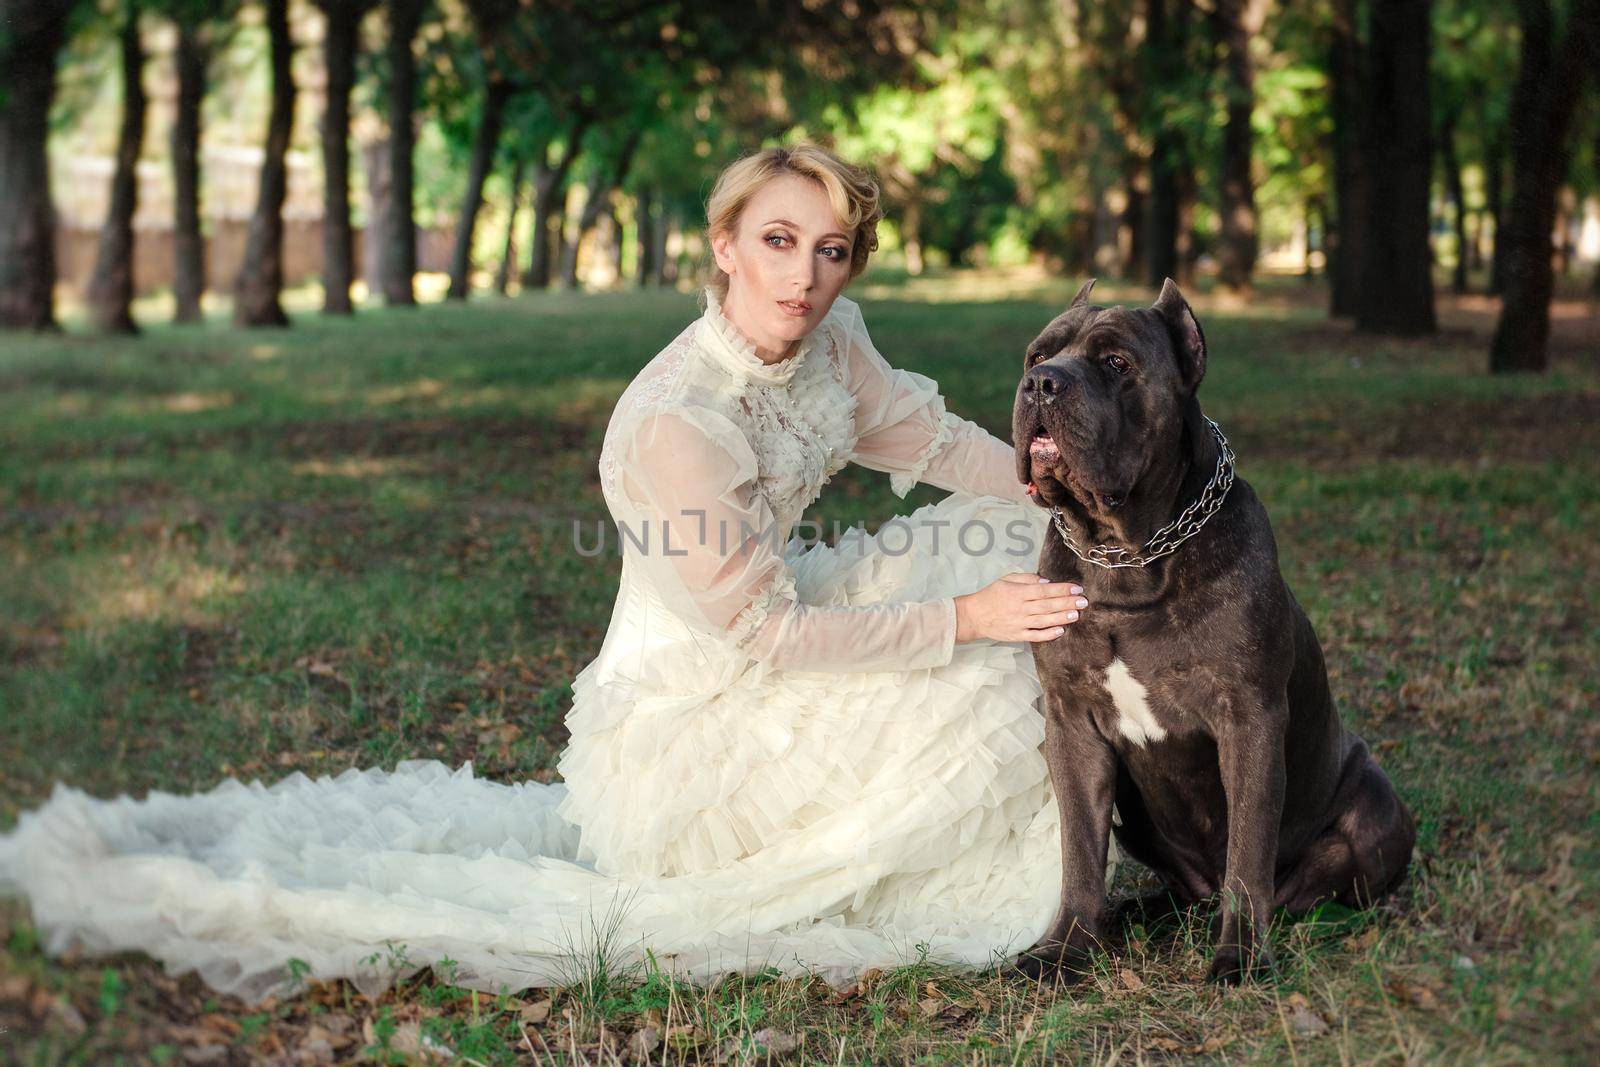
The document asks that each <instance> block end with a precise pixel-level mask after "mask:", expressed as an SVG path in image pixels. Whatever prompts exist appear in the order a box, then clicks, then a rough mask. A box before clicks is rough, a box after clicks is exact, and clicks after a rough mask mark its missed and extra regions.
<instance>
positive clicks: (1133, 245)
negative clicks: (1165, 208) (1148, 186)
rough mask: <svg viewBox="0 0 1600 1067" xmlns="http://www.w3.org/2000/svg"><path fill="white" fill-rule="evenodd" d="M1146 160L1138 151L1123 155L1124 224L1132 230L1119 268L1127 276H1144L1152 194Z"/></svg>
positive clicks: (1126, 228)
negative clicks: (1147, 213) (1146, 221)
mask: <svg viewBox="0 0 1600 1067" xmlns="http://www.w3.org/2000/svg"><path fill="white" fill-rule="evenodd" d="M1144 170H1145V160H1144V159H1143V158H1141V157H1140V156H1139V155H1137V154H1135V153H1132V152H1130V153H1127V154H1125V155H1124V156H1123V157H1122V174H1123V182H1124V184H1125V187H1126V189H1127V193H1128V199H1127V203H1126V204H1124V205H1123V208H1122V227H1123V229H1125V230H1127V231H1128V247H1127V254H1126V255H1125V256H1124V258H1123V261H1122V270H1121V271H1120V272H1119V273H1120V274H1121V276H1122V277H1124V278H1141V277H1143V276H1144V270H1145V268H1144V243H1145V236H1144V217H1145V210H1146V208H1145V205H1146V203H1148V202H1149V199H1150V197H1149V194H1148V193H1147V192H1146V191H1145V188H1144V180H1145V174H1144Z"/></svg>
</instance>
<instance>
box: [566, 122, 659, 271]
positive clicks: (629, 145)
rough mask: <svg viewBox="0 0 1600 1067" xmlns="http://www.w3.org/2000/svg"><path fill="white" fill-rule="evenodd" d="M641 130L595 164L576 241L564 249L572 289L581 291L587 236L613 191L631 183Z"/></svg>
mask: <svg viewBox="0 0 1600 1067" xmlns="http://www.w3.org/2000/svg"><path fill="white" fill-rule="evenodd" d="M639 137H640V130H639V128H638V127H637V126H634V127H633V129H632V130H631V131H630V132H628V133H627V134H626V135H624V136H623V139H622V143H621V144H620V145H618V146H617V147H616V148H614V149H612V150H610V151H607V152H605V153H603V154H602V155H601V156H600V158H598V159H596V160H595V161H594V167H593V169H592V170H591V172H590V174H589V182H588V196H587V197H586V198H585V199H584V202H583V211H582V213H581V214H580V215H579V216H578V225H577V228H576V230H575V231H574V232H573V235H572V240H571V241H570V242H568V243H566V244H565V245H563V247H562V249H561V284H562V285H564V286H566V287H567V288H568V289H576V288H577V287H578V246H579V245H581V244H583V238H584V235H585V234H587V233H588V232H589V231H590V230H592V229H593V228H594V224H595V223H596V222H598V221H599V220H600V214H601V212H602V211H603V210H605V207H606V205H607V204H608V203H609V202H610V200H611V194H612V192H613V190H615V189H617V188H619V187H620V186H621V185H622V183H623V182H625V181H627V178H628V170H629V168H630V167H632V166H633V155H634V153H635V152H636V151H637V150H638V148H639Z"/></svg>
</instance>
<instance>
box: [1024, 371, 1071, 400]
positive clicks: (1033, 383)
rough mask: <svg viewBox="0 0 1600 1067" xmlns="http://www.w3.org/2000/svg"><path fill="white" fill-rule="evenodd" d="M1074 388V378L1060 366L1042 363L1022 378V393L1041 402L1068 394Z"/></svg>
mask: <svg viewBox="0 0 1600 1067" xmlns="http://www.w3.org/2000/svg"><path fill="white" fill-rule="evenodd" d="M1071 389H1072V379H1071V378H1070V377H1068V375H1067V372H1066V371H1064V370H1062V369H1061V368H1060V367H1052V366H1050V364H1048V363H1041V364H1039V366H1037V367H1034V368H1032V369H1031V370H1029V371H1028V373H1027V374H1026V375H1025V376H1024V377H1023V379H1022V395H1023V396H1025V397H1027V398H1028V399H1029V400H1032V401H1034V402H1036V403H1040V404H1048V403H1050V402H1051V401H1053V400H1055V399H1057V398H1058V397H1063V396H1066V395H1067V393H1068V392H1070V391H1071Z"/></svg>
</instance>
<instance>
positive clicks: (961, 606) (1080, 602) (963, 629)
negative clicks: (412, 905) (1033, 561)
mask: <svg viewBox="0 0 1600 1067" xmlns="http://www.w3.org/2000/svg"><path fill="white" fill-rule="evenodd" d="M955 599H956V643H957V644H960V643H961V642H963V641H976V640H977V639H978V638H980V637H988V638H991V639H993V640H995V641H1049V640H1052V639H1053V638H1057V637H1060V636H1061V635H1062V634H1064V633H1066V632H1067V625H1068V624H1069V623H1074V622H1077V621H1078V618H1079V613H1080V612H1081V611H1082V610H1083V609H1084V608H1086V607H1088V606H1089V601H1087V600H1085V599H1084V597H1083V587H1082V586H1079V585H1075V584H1073V583H1071V582H1048V581H1046V580H1045V579H1043V578H1041V577H1039V576H1038V575H1037V574H1034V573H1032V572H1030V571H1016V572H1014V573H1012V574H1006V575H1002V576H1001V577H999V578H996V579H995V580H994V581H992V582H990V583H989V584H988V585H986V586H984V587H983V588H982V589H980V590H978V591H977V592H976V593H967V594H965V595H964V596H958V597H956V598H955Z"/></svg>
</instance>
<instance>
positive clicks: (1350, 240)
mask: <svg viewBox="0 0 1600 1067" xmlns="http://www.w3.org/2000/svg"><path fill="white" fill-rule="evenodd" d="M1332 14H1333V17H1332V18H1331V19H1330V20H1329V30H1328V36H1329V42H1328V88H1329V92H1330V96H1331V99H1330V101H1329V110H1330V111H1331V113H1332V118H1333V138H1332V141H1333V204H1334V222H1333V226H1332V227H1331V232H1330V235H1329V242H1328V254H1329V263H1328V282H1329V285H1328V289H1329V308H1328V311H1329V313H1330V314H1333V315H1354V314H1355V313H1356V308H1357V306H1358V304H1359V299H1360V290H1361V270H1362V265H1363V264H1364V263H1365V261H1366V240H1367V226H1368V219H1367V203H1368V199H1367V198H1368V196H1369V195H1370V186H1369V184H1368V183H1369V180H1370V178H1371V167H1370V163H1369V161H1368V159H1367V141H1368V137H1367V101H1366V92H1365V89H1366V85H1367V75H1366V49H1365V45H1364V44H1363V42H1362V39H1361V3H1360V0H1333V11H1332Z"/></svg>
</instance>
